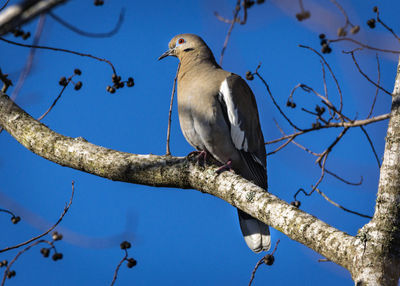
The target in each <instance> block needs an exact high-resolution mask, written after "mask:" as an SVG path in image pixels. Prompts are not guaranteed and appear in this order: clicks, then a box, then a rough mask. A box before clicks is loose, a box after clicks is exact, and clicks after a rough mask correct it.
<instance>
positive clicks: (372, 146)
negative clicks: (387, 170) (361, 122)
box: [360, 126, 381, 169]
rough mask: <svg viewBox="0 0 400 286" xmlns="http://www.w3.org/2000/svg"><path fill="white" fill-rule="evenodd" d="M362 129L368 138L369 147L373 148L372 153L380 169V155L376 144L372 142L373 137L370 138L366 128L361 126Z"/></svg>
mask: <svg viewBox="0 0 400 286" xmlns="http://www.w3.org/2000/svg"><path fill="white" fill-rule="evenodd" d="M360 128H361V130H362V132H363V133H364V135H365V137H366V138H367V140H368V143H369V145H370V146H371V150H372V153H373V154H374V156H375V159H376V163H377V164H378V168H379V169H380V168H381V161H380V160H379V156H378V153H377V152H376V150H375V147H374V143H373V142H372V140H371V137H369V134H368V132H367V130H366V129H365V128H364V126H360Z"/></svg>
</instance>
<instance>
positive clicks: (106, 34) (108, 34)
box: [48, 9, 125, 38]
mask: <svg viewBox="0 0 400 286" xmlns="http://www.w3.org/2000/svg"><path fill="white" fill-rule="evenodd" d="M48 14H49V15H50V17H52V18H53V19H54V20H56V21H57V22H58V23H60V24H61V25H63V26H64V27H66V28H67V29H70V30H71V31H73V32H75V33H77V34H79V35H82V36H85V37H91V38H107V37H111V36H113V35H115V34H116V33H117V32H118V31H119V29H120V28H121V25H122V22H123V21H124V14H125V10H124V9H121V12H120V14H119V18H118V22H117V23H116V25H115V26H114V28H113V29H112V30H111V31H109V32H103V33H93V32H87V31H83V30H81V29H79V28H77V27H75V26H73V25H72V24H70V23H68V22H67V21H65V20H64V19H62V18H61V17H59V16H57V15H56V14H54V13H53V12H48Z"/></svg>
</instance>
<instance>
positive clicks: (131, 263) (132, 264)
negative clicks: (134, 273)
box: [126, 258, 137, 268]
mask: <svg viewBox="0 0 400 286" xmlns="http://www.w3.org/2000/svg"><path fill="white" fill-rule="evenodd" d="M136 264H137V261H136V260H135V259H133V258H128V263H127V264H126V266H128V268H132V267H134V266H136Z"/></svg>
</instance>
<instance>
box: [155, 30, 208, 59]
mask: <svg viewBox="0 0 400 286" xmlns="http://www.w3.org/2000/svg"><path fill="white" fill-rule="evenodd" d="M168 48H169V49H168V50H167V51H166V52H165V53H163V54H162V55H161V56H160V57H159V58H158V60H161V59H163V58H165V57H168V56H174V57H177V58H178V59H179V60H180V61H182V59H184V58H186V57H191V58H193V57H196V58H198V57H201V58H209V57H212V58H213V55H212V52H211V50H210V48H209V47H208V46H207V44H206V43H205V42H204V41H203V39H202V38H200V37H199V36H197V35H194V34H180V35H177V36H175V37H173V38H172V40H171V41H170V42H169V44H168Z"/></svg>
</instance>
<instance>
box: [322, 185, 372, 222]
mask: <svg viewBox="0 0 400 286" xmlns="http://www.w3.org/2000/svg"><path fill="white" fill-rule="evenodd" d="M316 191H317V192H318V193H319V194H320V195H321V196H323V197H324V199H325V200H327V201H328V202H329V203H331V204H332V205H334V206H335V207H338V208H340V209H342V210H344V211H346V212H349V213H352V214H355V215H358V216H361V217H365V218H370V219H371V218H372V216H369V215H365V214H362V213H359V212H356V211H352V210H350V209H348V208H345V207H344V206H341V205H339V204H338V203H336V202H334V201H332V200H331V199H330V198H328V196H327V195H325V193H323V192H322V191H321V190H320V189H318V188H317V189H316Z"/></svg>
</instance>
